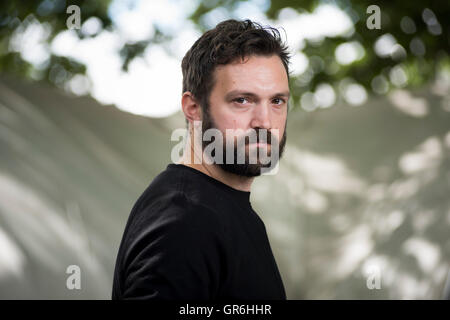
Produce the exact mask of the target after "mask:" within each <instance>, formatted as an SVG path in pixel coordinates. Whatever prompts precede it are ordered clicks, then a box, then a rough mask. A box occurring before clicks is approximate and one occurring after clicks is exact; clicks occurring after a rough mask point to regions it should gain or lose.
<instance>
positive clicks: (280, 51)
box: [181, 19, 290, 113]
mask: <svg viewBox="0 0 450 320" xmlns="http://www.w3.org/2000/svg"><path fill="white" fill-rule="evenodd" d="M252 55H261V56H272V55H277V56H279V57H280V59H281V61H282V63H283V65H284V68H285V69H286V73H287V75H288V77H289V58H290V56H289V53H288V49H287V46H286V45H285V44H284V43H283V41H282V40H281V37H280V32H279V31H278V30H277V29H275V28H272V27H263V26H261V25H260V24H259V23H256V22H253V21H251V20H248V19H247V20H243V21H238V20H233V19H230V20H226V21H223V22H221V23H219V24H218V25H217V26H216V27H215V28H214V29H211V30H209V31H207V32H205V33H204V34H203V35H202V36H201V37H200V38H199V39H198V40H197V41H195V43H194V44H193V45H192V47H191V48H190V49H189V51H188V52H187V53H186V55H185V56H184V58H183V61H182V62H181V69H182V72H183V93H184V92H186V91H190V92H192V94H193V96H194V98H195V99H196V100H197V101H198V102H199V103H200V105H201V108H202V111H203V112H206V113H207V112H208V109H207V108H208V99H209V96H210V93H211V90H212V88H213V87H214V78H213V73H214V70H215V68H216V66H218V65H225V64H228V63H231V62H233V61H234V60H236V59H238V58H242V59H244V58H246V57H249V56H252Z"/></svg>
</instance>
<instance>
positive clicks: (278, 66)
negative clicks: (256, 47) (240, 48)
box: [213, 55, 289, 93]
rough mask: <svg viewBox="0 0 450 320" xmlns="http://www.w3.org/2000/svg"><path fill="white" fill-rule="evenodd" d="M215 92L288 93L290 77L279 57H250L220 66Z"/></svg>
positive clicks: (216, 72) (217, 71)
mask: <svg viewBox="0 0 450 320" xmlns="http://www.w3.org/2000/svg"><path fill="white" fill-rule="evenodd" d="M214 80H215V86H214V89H213V91H220V92H227V91H231V90H237V89H239V90H243V89H245V90H249V91H252V92H255V93H258V92H259V93H270V92H274V91H276V92H281V91H288V89H289V83H288V75H287V73H286V69H285V68H284V65H283V62H282V61H281V59H280V57H278V56H277V55H272V56H250V57H246V58H245V59H244V60H242V59H237V60H235V61H233V62H231V63H229V64H226V65H219V66H218V67H217V68H216V69H215V71H214Z"/></svg>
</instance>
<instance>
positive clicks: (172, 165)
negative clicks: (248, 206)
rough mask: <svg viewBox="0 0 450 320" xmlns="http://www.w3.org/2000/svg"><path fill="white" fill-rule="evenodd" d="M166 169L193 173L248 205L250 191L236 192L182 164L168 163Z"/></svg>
mask: <svg viewBox="0 0 450 320" xmlns="http://www.w3.org/2000/svg"><path fill="white" fill-rule="evenodd" d="M167 169H182V170H186V171H189V172H192V173H195V174H197V175H199V176H201V177H203V178H204V179H206V180H208V181H210V182H212V183H214V184H216V185H217V186H219V187H220V188H222V189H226V190H227V191H229V192H230V193H232V194H233V195H235V196H236V197H237V198H239V200H240V201H243V202H245V203H250V191H242V190H238V189H235V188H233V187H230V186H229V185H227V184H225V183H223V182H222V181H219V180H217V179H215V178H213V177H211V176H209V175H207V174H206V173H204V172H202V171H200V170H197V169H194V168H192V167H189V166H186V165H184V164H176V163H170V164H169V165H168V166H167Z"/></svg>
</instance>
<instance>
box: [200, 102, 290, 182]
mask: <svg viewBox="0 0 450 320" xmlns="http://www.w3.org/2000/svg"><path fill="white" fill-rule="evenodd" d="M203 115H204V116H203V121H202V137H203V135H204V133H205V131H206V130H208V129H216V130H218V128H217V126H216V124H215V123H214V120H213V119H212V117H211V116H210V114H209V112H208V111H206V112H204V113H203ZM286 125H287V119H286V123H285V126H284V132H283V136H282V138H281V141H280V142H279V143H275V146H277V147H278V157H276V159H274V161H272V160H269V162H268V163H265V164H263V163H261V162H260V161H259V157H258V159H257V161H256V163H250V162H252V161H250V156H249V153H250V144H249V141H248V140H249V139H248V138H249V137H248V136H244V137H243V138H244V139H245V140H244V141H240V142H239V141H233V142H235V143H233V150H232V152H233V159H234V160H235V161H233V163H227V162H226V159H227V147H226V146H227V143H226V141H223V143H222V146H223V152H222V155H223V159H222V161H221V163H216V165H218V166H219V167H221V168H222V169H223V170H224V171H226V172H229V173H233V174H236V175H238V176H245V177H256V176H260V175H261V173H262V172H263V170H265V169H267V170H268V168H273V167H275V165H276V164H277V163H278V161H279V159H280V158H281V156H282V154H283V151H284V147H285V145H286ZM254 129H255V130H256V139H257V140H256V142H258V143H267V148H268V150H267V155H268V156H270V155H271V148H272V147H273V146H272V142H273V141H277V140H278V138H277V137H276V136H275V135H272V133H271V132H270V130H266V135H261V134H260V130H258V129H262V128H254ZM263 130H264V129H263ZM233 139H234V138H233ZM224 140H225V136H224ZM242 142H243V143H242ZM209 143H210V142H208V141H205V140H204V139H202V151H203V150H204V149H205V148H206V146H207V145H208V144H209ZM238 146H244V148H245V151H244V152H245V161H244V163H236V162H237V161H236V160H237V159H238ZM269 146H270V147H269ZM247 147H248V151H247ZM269 148H270V149H269ZM211 155H212V156H213V157H214V156H215V154H214V151H213V152H212V154H211ZM268 171H269V170H268Z"/></svg>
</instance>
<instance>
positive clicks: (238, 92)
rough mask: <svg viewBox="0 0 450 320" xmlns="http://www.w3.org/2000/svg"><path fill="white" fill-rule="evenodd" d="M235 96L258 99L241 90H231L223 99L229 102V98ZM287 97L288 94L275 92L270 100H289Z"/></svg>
mask: <svg viewBox="0 0 450 320" xmlns="http://www.w3.org/2000/svg"><path fill="white" fill-rule="evenodd" d="M235 96H247V97H258V95H257V94H255V93H253V92H249V91H242V90H232V91H230V92H228V93H227V94H226V95H225V99H226V100H230V99H231V98H233V97H235ZM289 96H290V92H289V91H284V92H277V93H275V94H273V95H272V98H275V97H285V98H289Z"/></svg>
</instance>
